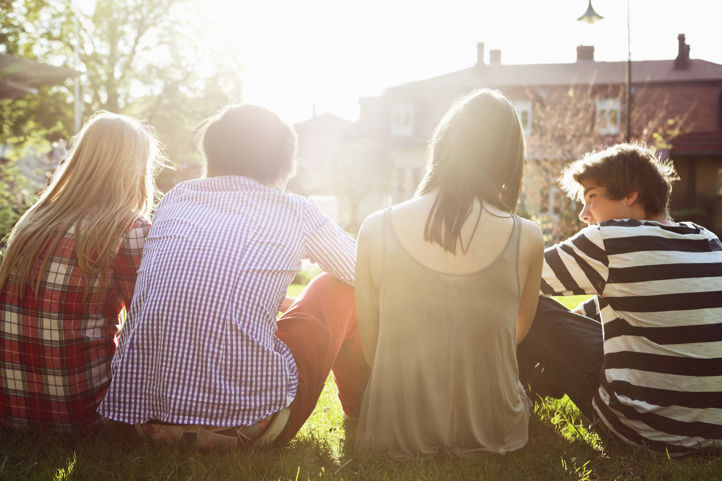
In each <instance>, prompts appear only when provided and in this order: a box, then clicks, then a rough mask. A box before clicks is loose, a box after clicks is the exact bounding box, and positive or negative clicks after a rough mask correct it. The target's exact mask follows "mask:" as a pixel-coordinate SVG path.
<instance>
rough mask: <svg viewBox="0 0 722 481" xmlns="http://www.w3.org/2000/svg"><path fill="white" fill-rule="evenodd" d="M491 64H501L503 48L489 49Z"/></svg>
mask: <svg viewBox="0 0 722 481" xmlns="http://www.w3.org/2000/svg"><path fill="white" fill-rule="evenodd" d="M489 65H501V50H497V49H494V50H489Z"/></svg>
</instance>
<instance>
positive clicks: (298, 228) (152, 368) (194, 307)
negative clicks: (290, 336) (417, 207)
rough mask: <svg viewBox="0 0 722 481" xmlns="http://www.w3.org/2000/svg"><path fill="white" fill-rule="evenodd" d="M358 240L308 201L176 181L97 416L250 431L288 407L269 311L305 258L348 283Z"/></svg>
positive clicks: (151, 240)
mask: <svg viewBox="0 0 722 481" xmlns="http://www.w3.org/2000/svg"><path fill="white" fill-rule="evenodd" d="M355 254H356V242H355V241H354V240H353V239H352V238H351V237H350V236H348V234H346V233H345V232H344V231H343V230H342V229H341V228H340V227H338V226H337V225H336V224H334V223H333V222H332V221H331V220H330V219H329V218H328V217H327V216H326V215H324V214H323V213H321V211H320V210H319V209H318V207H316V205H315V204H313V203H312V202H311V201H309V200H307V199H305V198H303V197H300V196H297V195H293V194H286V193H284V192H282V191H281V190H278V189H275V188H270V187H266V186H264V185H261V184H259V183H258V182H255V181H253V180H251V179H248V178H245V177H235V176H226V177H213V178H208V179H196V180H191V181H187V182H183V183H181V184H179V185H177V186H176V187H174V188H173V189H172V190H171V191H169V192H168V193H167V194H166V195H165V197H164V198H163V200H162V202H161V203H160V205H159V206H158V208H157V211H156V214H155V216H154V218H153V226H152V227H151V230H150V232H149V234H148V238H147V239H146V243H145V248H144V251H143V259H142V262H141V265H140V270H139V271H138V278H137V281H136V286H135V293H134V296H133V302H132V305H131V308H130V311H129V314H128V318H127V320H126V322H125V325H124V326H123V329H122V331H121V335H120V339H119V345H118V349H117V351H116V354H115V356H114V358H113V363H112V370H113V380H112V382H111V384H110V387H109V389H108V393H107V396H106V398H105V400H104V401H103V403H102V404H101V405H100V407H99V408H98V412H99V413H100V414H101V415H103V416H106V417H108V418H111V419H115V420H118V421H123V422H126V423H131V424H135V423H142V422H145V421H148V420H152V419H154V420H158V421H162V422H167V423H173V424H203V425H214V426H237V425H251V424H254V423H256V422H257V421H258V420H260V419H262V418H264V417H267V416H269V415H270V414H272V413H274V412H276V411H278V410H280V409H282V408H284V407H287V406H288V405H289V404H290V403H291V401H292V400H293V399H294V396H295V394H296V389H297V386H298V373H297V369H296V364H295V362H294V359H293V355H292V354H291V352H290V350H289V349H288V347H287V346H286V345H285V344H284V343H283V342H281V340H280V339H278V338H277V337H276V336H275V331H276V321H275V320H276V315H277V313H278V310H279V307H280V305H281V303H282V301H283V299H284V297H285V294H286V289H287V288H288V285H289V284H290V282H291V280H292V279H293V277H294V275H295V274H296V272H297V271H298V270H299V267H300V263H301V259H302V258H308V259H310V260H311V261H313V262H317V263H318V264H319V266H320V267H321V268H322V269H323V270H324V271H326V272H330V273H332V274H334V275H335V276H336V277H338V278H339V279H341V280H342V281H344V282H346V283H348V284H353V276H354V267H355V265H354V264H355Z"/></svg>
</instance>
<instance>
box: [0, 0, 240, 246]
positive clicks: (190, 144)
mask: <svg viewBox="0 0 722 481" xmlns="http://www.w3.org/2000/svg"><path fill="white" fill-rule="evenodd" d="M77 3H78V2H73V1H72V0H51V1H49V0H0V21H1V23H0V52H2V53H7V54H11V55H15V56H20V57H26V58H31V59H33V60H38V61H41V62H46V63H49V64H53V65H63V66H66V67H72V68H75V69H76V70H78V71H81V72H83V74H82V75H81V77H80V81H81V85H82V89H81V95H80V100H81V103H82V107H83V120H85V119H87V118H88V117H89V116H90V115H91V114H92V113H94V112H95V111H98V110H108V111H112V112H117V113H123V114H128V115H133V116H136V117H139V118H142V119H146V120H147V121H148V122H149V123H150V124H151V125H152V126H153V127H154V128H155V130H156V132H157V134H158V136H159V137H160V139H161V141H162V143H163V144H164V147H165V150H166V154H167V156H168V157H169V159H170V160H171V162H173V163H175V164H176V166H177V168H176V169H175V170H166V171H164V172H162V173H161V174H160V177H159V179H158V182H159V185H160V186H161V188H162V189H163V190H167V189H169V188H170V187H172V186H173V185H174V184H175V183H177V182H178V181H180V180H184V179H186V178H189V177H192V176H195V175H197V174H198V172H199V171H200V167H199V163H200V155H199V154H198V152H197V150H196V147H195V144H194V141H193V137H194V136H193V130H194V127H195V126H196V125H198V124H199V123H200V122H201V121H202V120H203V119H204V118H206V117H208V116H210V115H211V114H213V113H214V112H216V111H217V110H218V109H219V108H220V107H222V106H223V105H226V104H228V103H234V102H240V101H241V99H242V83H241V73H242V67H241V65H240V63H239V57H238V55H236V54H235V50H234V48H233V45H228V44H227V42H223V41H219V39H217V38H213V37H212V35H213V29H212V28H211V27H210V26H209V25H210V23H209V20H208V19H207V18H206V17H204V9H203V7H204V5H203V2H202V0H96V1H94V2H92V3H90V4H84V5H83V9H80V8H78V7H77V5H76V4H77ZM76 33H77V34H76ZM76 49H77V63H76V62H75V60H74V58H75V56H76V55H75V52H76ZM73 101H74V89H73V80H72V79H68V80H67V81H66V82H64V83H63V84H61V85H56V86H47V87H43V88H41V89H39V91H38V93H37V94H35V95H28V96H25V97H22V98H16V99H5V100H0V116H2V117H1V120H2V122H1V127H0V147H2V149H0V150H2V152H3V156H6V157H8V158H10V159H17V158H19V157H21V156H23V155H26V154H27V150H28V149H27V147H28V146H33V148H34V150H35V151H38V152H42V151H43V150H49V148H50V144H51V143H53V142H55V141H58V140H60V139H65V140H69V139H70V137H71V136H72V134H73V133H74V113H73V110H74V109H73ZM2 202H3V201H2V200H0V204H2ZM0 208H3V207H2V206H1V205H0ZM0 227H1V226H0ZM3 232H4V231H2V230H0V236H2V235H3Z"/></svg>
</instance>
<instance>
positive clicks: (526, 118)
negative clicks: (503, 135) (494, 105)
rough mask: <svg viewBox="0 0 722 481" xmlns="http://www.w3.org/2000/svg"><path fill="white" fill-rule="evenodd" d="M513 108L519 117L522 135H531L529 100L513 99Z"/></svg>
mask: <svg viewBox="0 0 722 481" xmlns="http://www.w3.org/2000/svg"><path fill="white" fill-rule="evenodd" d="M514 109H515V110H516V115H517V116H518V117H519V122H520V123H521V128H522V129H523V130H524V135H531V100H515V101H514Z"/></svg>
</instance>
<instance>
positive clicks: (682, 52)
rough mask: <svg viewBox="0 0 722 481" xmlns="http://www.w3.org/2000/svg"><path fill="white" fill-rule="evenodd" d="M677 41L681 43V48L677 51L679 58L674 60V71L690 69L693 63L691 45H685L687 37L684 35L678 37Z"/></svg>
mask: <svg viewBox="0 0 722 481" xmlns="http://www.w3.org/2000/svg"><path fill="white" fill-rule="evenodd" d="M677 40H678V41H679V48H678V51H677V58H676V59H674V69H675V70H684V69H687V68H689V66H690V63H691V62H690V60H689V45H687V44H686V43H685V36H684V34H683V33H680V34H679V35H677Z"/></svg>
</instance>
